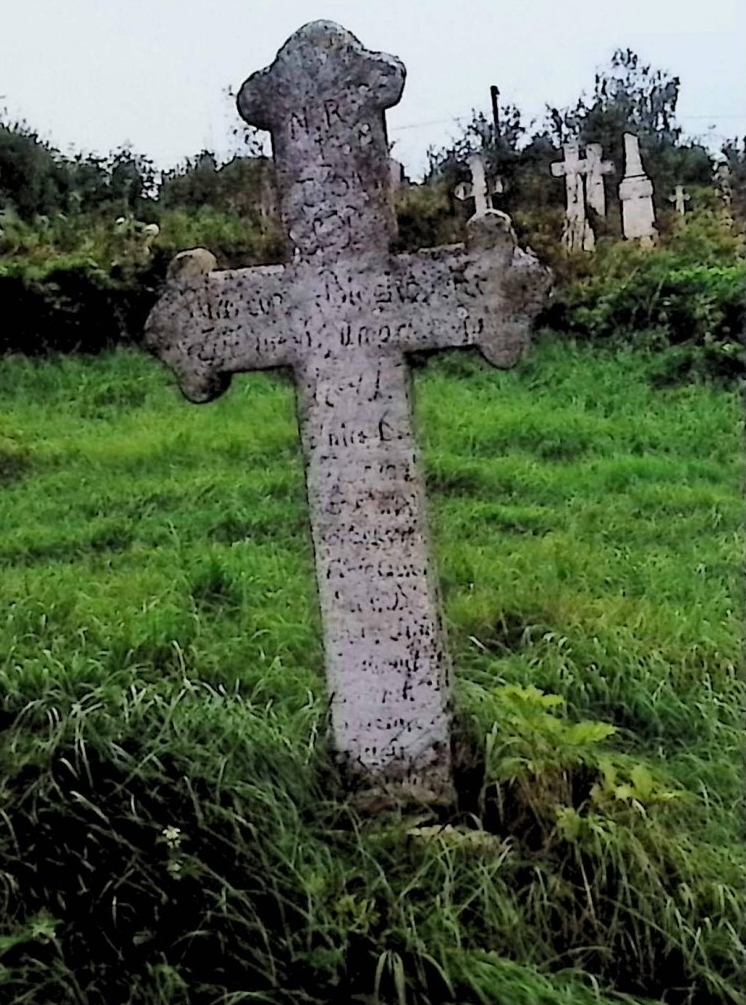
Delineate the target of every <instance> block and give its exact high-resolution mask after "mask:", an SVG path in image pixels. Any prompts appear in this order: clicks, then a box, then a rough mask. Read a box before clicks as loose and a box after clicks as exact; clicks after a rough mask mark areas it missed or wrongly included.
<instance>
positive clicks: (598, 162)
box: [585, 143, 614, 217]
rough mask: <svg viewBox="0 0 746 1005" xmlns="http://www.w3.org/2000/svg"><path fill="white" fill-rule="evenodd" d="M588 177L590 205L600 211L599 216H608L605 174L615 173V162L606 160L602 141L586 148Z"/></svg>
mask: <svg viewBox="0 0 746 1005" xmlns="http://www.w3.org/2000/svg"><path fill="white" fill-rule="evenodd" d="M585 159H586V171H587V174H586V177H585V198H586V202H587V204H588V206H590V208H591V209H592V210H593V211H594V212H596V213H598V215H599V216H601V217H605V216H606V188H605V187H604V175H607V174H614V164H613V163H612V161H605V160H604V150H603V147H602V146H601V144H600V143H588V144H587V145H586V148H585Z"/></svg>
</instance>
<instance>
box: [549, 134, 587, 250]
mask: <svg viewBox="0 0 746 1005" xmlns="http://www.w3.org/2000/svg"><path fill="white" fill-rule="evenodd" d="M562 153H563V156H564V160H563V161H555V163H554V164H552V165H551V170H552V174H553V175H554V177H555V178H561V177H562V176H563V175H564V178H565V196H566V208H565V226H564V229H563V232H562V243H563V244H564V246H565V248H567V250H568V251H593V249H594V247H595V245H596V239H595V236H594V234H593V230H592V229H591V225H590V223H589V222H588V217H587V216H586V213H585V190H584V187H583V176H584V175H585V174H587V173H588V171H589V169H590V164H589V162H588V161H587V160H586V159H585V158H581V156H580V147H579V146H578V144H577V143H565V144H564V145H563V147H562Z"/></svg>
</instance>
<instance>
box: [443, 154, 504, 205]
mask: <svg viewBox="0 0 746 1005" xmlns="http://www.w3.org/2000/svg"><path fill="white" fill-rule="evenodd" d="M468 164H469V174H470V175H471V181H470V182H463V181H462V182H459V184H458V185H457V186H456V187H455V188H454V190H453V194H454V195H455V196H456V198H457V199H461V200H462V201H463V200H465V199H473V200H474V216H485V215H486V214H487V213H488V212H489V211H490V210H492V196H493V195H499V194H500V193H501V192H502V191H503V181H502V178H495V180H494V181H493V182H488V181H487V170H486V168H485V164H484V158H483V157H482V156H481V154H472V155H471V157H470V158H469V161H468Z"/></svg>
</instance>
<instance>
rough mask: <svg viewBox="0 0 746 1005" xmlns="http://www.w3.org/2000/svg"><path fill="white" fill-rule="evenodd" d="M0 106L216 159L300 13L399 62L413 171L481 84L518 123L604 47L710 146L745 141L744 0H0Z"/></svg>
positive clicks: (51, 137)
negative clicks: (643, 71)
mask: <svg viewBox="0 0 746 1005" xmlns="http://www.w3.org/2000/svg"><path fill="white" fill-rule="evenodd" d="M0 4H1V6H2V22H0V37H1V38H2V46H1V47H0V107H4V108H5V109H6V110H7V113H6V114H7V115H8V116H10V118H12V119H15V118H19V117H20V118H23V119H25V120H26V121H27V122H28V123H29V124H30V125H31V126H33V127H34V129H36V130H37V131H38V132H39V133H40V134H41V135H42V136H43V137H44V138H45V139H46V140H48V141H49V142H51V143H52V144H53V145H55V146H57V147H58V148H60V149H62V150H63V151H65V152H71V151H77V150H82V151H84V152H86V153H88V152H95V153H100V154H104V153H106V152H108V151H110V150H112V149H115V148H117V147H119V146H121V145H123V144H126V143H128V144H131V145H132V146H133V148H134V149H135V150H137V151H139V152H142V153H146V154H148V155H149V156H151V157H152V158H153V159H154V160H155V162H156V164H157V165H158V166H159V167H161V168H166V167H170V166H173V165H174V164H176V163H177V162H179V161H181V160H183V159H184V158H185V157H187V156H190V155H194V154H196V153H197V152H198V151H199V150H201V149H204V148H207V149H214V150H216V151H217V152H218V153H223V154H225V153H227V152H228V151H229V150H230V148H231V144H232V143H235V141H232V140H231V130H232V129H233V128H235V127H236V126H238V125H239V124H240V123H239V120H238V118H237V115H236V113H235V110H234V107H233V105H232V102H231V101H230V99H229V98H228V97H227V96H226V89H227V88H229V87H232V88H233V89H234V90H238V88H239V87H240V85H241V83H242V82H243V80H244V79H245V78H246V77H247V76H248V75H249V74H250V73H252V72H254V71H255V70H258V69H261V68H263V67H264V66H266V65H267V64H268V63H270V62H271V61H272V59H273V58H274V55H275V53H276V52H277V50H278V49H279V48H280V46H281V45H282V44H283V42H284V41H285V40H286V39H287V37H288V36H289V35H290V34H292V32H293V31H294V30H295V29H296V28H299V27H300V26H301V25H302V24H305V23H306V22H307V21H313V20H316V19H318V18H323V19H325V20H332V21H338V22H339V23H340V24H342V25H344V27H345V28H348V29H349V30H350V31H352V32H353V33H354V34H355V35H357V36H358V38H359V39H360V40H361V42H362V43H363V44H364V45H365V46H366V47H367V48H369V49H374V50H382V51H384V52H390V53H393V54H394V55H396V56H399V57H400V58H401V59H402V60H403V61H404V63H405V65H406V67H407V84H406V87H405V89H404V95H403V98H402V100H401V102H400V104H399V105H398V106H397V107H396V108H393V109H391V110H390V111H389V112H388V113H387V121H388V128H389V138H390V139H391V140H393V141H395V146H394V156H396V157H397V158H398V159H399V160H401V161H402V162H403V163H404V165H405V167H406V168H407V169H408V172H409V173H410V174H411V176H412V177H413V178H417V177H419V175H421V173H422V172H423V170H424V168H425V165H426V155H425V152H426V150H427V148H428V146H430V145H434V146H436V147H438V146H442V145H444V144H447V143H448V142H449V140H450V139H452V138H454V137H456V136H458V134H459V121H460V122H463V123H465V122H468V121H469V119H470V117H471V110H472V109H477V110H481V111H484V112H485V113H489V111H490V94H489V89H490V85H491V84H497V86H498V87H499V89H500V92H501V98H500V100H501V101H504V102H510V103H513V104H516V105H518V106H519V107H520V108H521V109H522V111H523V113H524V116H525V118H526V120H530V119H532V118H535V117H540V116H541V115H542V113H543V110H544V106H545V105H546V104H547V103H550V104H552V105H555V106H558V107H563V106H565V105H569V104H573V103H574V102H575V101H576V99H577V98H578V96H579V95H580V94H581V92H583V91H586V92H590V91H591V90H592V87H593V77H594V73H595V71H596V69H598V68H599V67H604V66H606V65H608V62H609V60H610V57H611V55H612V53H613V51H614V49H616V48H620V47H621V48H627V47H630V48H632V49H633V50H634V51H636V52H637V53H638V55H639V56H640V57H641V59H642V60H643V61H644V62H647V63H651V64H652V65H653V66H654V67H656V68H660V69H663V70H668V71H670V72H672V73H674V74H676V75H678V76H679V77H680V78H681V94H680V99H679V121H680V123H681V124H682V125H683V127H684V128H685V130H686V133H687V134H688V135H690V136H693V137H698V138H702V139H706V140H707V141H708V142H709V144H710V145H711V146H714V147H717V146H719V143H720V141H721V140H722V139H723V138H725V137H730V136H745V135H746V0H706V2H703V0H514V2H512V3H509V2H507V0H448V2H446V0H0Z"/></svg>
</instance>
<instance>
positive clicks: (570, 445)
mask: <svg viewBox="0 0 746 1005" xmlns="http://www.w3.org/2000/svg"><path fill="white" fill-rule="evenodd" d="M650 372H651V360H650V358H649V357H647V356H646V355H644V354H643V353H633V352H624V351H619V352H614V353H612V352H599V351H598V350H596V351H592V350H590V349H580V348H574V347H572V346H568V345H560V344H557V343H556V342H555V343H552V342H546V343H544V344H541V345H539V346H538V347H537V348H536V349H535V351H534V352H533V354H532V356H531V358H530V359H529V360H528V361H526V362H525V363H524V364H522V366H521V367H519V368H518V369H517V370H515V371H511V372H507V373H503V372H499V371H496V370H492V369H490V368H489V367H487V366H486V365H484V364H482V363H481V362H480V361H479V360H478V359H476V358H474V357H471V356H468V355H466V356H461V355H458V354H452V355H450V356H443V357H441V358H439V359H435V360H431V361H430V362H429V363H428V364H427V366H426V367H422V368H419V367H418V368H417V369H416V374H415V381H416V407H417V419H418V426H419V428H420V432H421V439H422V443H423V446H424V447H425V463H426V471H427V483H428V496H429V502H430V517H431V524H432V528H433V546H434V548H435V551H436V554H437V563H438V568H439V573H440V580H441V585H442V592H443V601H444V605H445V611H446V620H447V624H448V629H449V636H450V644H451V650H452V654H453V658H454V664H455V667H456V703H457V709H458V721H457V729H456V733H457V736H456V741H457V743H456V753H457V759H458V763H459V765H460V768H459V788H460V791H461V805H460V809H459V812H458V813H457V814H455V815H454V816H453V817H451V818H448V819H442V818H441V819H438V820H435V819H432V818H428V817H427V814H421V815H415V816H408V817H405V818H404V819H401V818H397V817H395V816H392V815H387V816H384V817H379V818H377V819H376V818H374V819H370V818H363V819H361V818H360V817H358V816H357V815H356V813H355V812H354V810H353V809H352V808H351V807H349V806H347V805H346V804H345V802H344V799H343V793H342V792H341V791H340V789H339V783H338V779H337V776H336V773H335V769H334V763H333V759H332V758H331V757H330V756H329V750H328V739H327V715H326V704H325V696H324V689H323V679H322V675H321V667H322V654H321V648H320V642H319V637H320V633H319V625H318V614H317V610H316V604H315V594H314V586H313V566H312V554H311V546H310V538H309V532H308V526H307V515H306V510H305V501H304V487H303V472H302V462H301V457H300V451H299V444H298V437H297V428H296V423H295V413H294V399H293V392H292V386H291V384H290V383H289V381H288V380H287V379H286V378H284V377H282V376H277V375H266V374H265V375H251V376H244V377H241V378H238V379H236V380H234V383H233V386H232V388H231V390H230V392H229V393H228V394H227V395H226V396H225V397H224V398H222V399H221V400H220V401H218V402H216V403H214V404H212V405H209V406H203V407H199V408H198V407H194V406H190V405H188V404H187V403H186V402H185V401H183V400H181V399H180V398H179V397H178V395H177V393H176V392H175V391H174V390H173V389H172V387H171V382H170V378H169V375H168V374H167V373H166V372H165V371H164V370H162V369H161V368H160V366H159V365H158V364H157V363H155V362H154V361H152V360H150V359H148V358H147V357H145V356H142V355H139V354H136V353H134V352H119V353H117V354H113V355H110V356H107V357H102V358H99V359H66V360H63V361H61V362H57V363H54V362H42V363H32V362H29V361H27V360H23V359H5V360H1V361H0V569H1V572H0V577H1V578H0V589H1V603H0V1003H2V1005H5V1003H6V1002H7V1003H8V1005H10V1003H13V1005H16V1003H19V1005H20V1003H22V1002H23V1003H32V1005H73V1003H75V1005H117V1003H121V1005H218V1003H220V1005H238V1003H243V1002H266V1003H270V1002H272V1003H283V1005H284V1003H295V1002H317V1003H322V1002H340V1003H347V1002H353V1001H358V1002H365V1001H367V1002H376V1001H380V1002H385V1003H389V1002H390V1003H395V1005H403V1003H405V1002H406V1003H418V1005H419V1003H421V1005H426V1003H433V1005H435V1003H438V1005H444V1003H459V1005H465V1003H478V1002H484V1003H495V1005H498V1003H501V1005H502V1003H506V1005H533V1003H541V1005H550V1003H551V1005H555V1003H563V1005H586V1003H590V1002H594V1001H599V1002H600V1001H603V1002H607V1001H609V1000H614V1001H617V1000H620V999H619V998H618V995H619V994H623V993H626V994H629V995H632V996H633V997H634V999H635V1000H643V999H653V1000H665V1001H666V1002H669V1003H674V1005H684V1003H687V1005H689V1003H691V1005H706V1003H707V1005H709V1003H713V1005H719V1003H726V1002H727V1003H737V1002H743V1001H744V998H743V997H742V992H741V979H742V976H743V973H744V972H746V971H745V970H744V967H746V953H745V952H744V946H743V929H742V926H743V919H744V916H745V915H746V895H745V893H744V887H745V886H746V871H745V870H746V855H745V854H744V844H743V824H744V808H743V796H744V771H743V726H744V722H743V712H744V686H743V673H742V659H743V647H744V638H743V613H744V598H743V557H744V556H743V551H744V543H743V500H742V487H743V476H744V470H743V467H744V465H743V453H744V451H743V438H742V405H741V401H740V399H739V396H738V395H737V394H736V393H735V392H731V391H727V390H724V389H722V388H718V387H715V386H712V387H711V386H705V385H699V386H694V385H692V386H679V387H668V388H665V389H661V388H656V387H654V386H653V382H652V381H651V379H650ZM536 689H540V691H541V692H543V694H542V693H540V692H539V691H537V690H536ZM557 696H559V697H561V699H564V703H563V702H560V701H559V698H558V697H557ZM604 724H606V726H608V727H612V726H613V727H615V730H614V731H613V732H612V730H611V728H606V727H605V725H604ZM169 828H178V829H179V830H178V832H176V831H174V830H169ZM625 1000H629V999H625Z"/></svg>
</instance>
